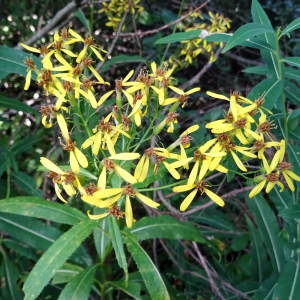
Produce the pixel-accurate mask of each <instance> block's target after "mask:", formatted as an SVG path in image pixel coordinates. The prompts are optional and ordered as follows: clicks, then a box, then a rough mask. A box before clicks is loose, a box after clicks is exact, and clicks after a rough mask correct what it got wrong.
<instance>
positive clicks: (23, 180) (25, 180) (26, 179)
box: [11, 171, 42, 197]
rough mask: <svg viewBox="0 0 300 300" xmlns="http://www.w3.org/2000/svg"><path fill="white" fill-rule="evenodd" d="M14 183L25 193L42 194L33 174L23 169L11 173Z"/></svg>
mask: <svg viewBox="0 0 300 300" xmlns="http://www.w3.org/2000/svg"><path fill="white" fill-rule="evenodd" d="M11 177H12V179H13V182H14V184H15V185H16V186H17V187H18V188H20V189H21V190H22V191H23V192H24V194H26V195H32V196H39V197H41V196H42V191H41V190H40V189H38V187H37V186H36V182H35V180H34V178H33V177H32V176H29V175H27V174H26V173H24V172H21V171H15V172H12V173H11Z"/></svg>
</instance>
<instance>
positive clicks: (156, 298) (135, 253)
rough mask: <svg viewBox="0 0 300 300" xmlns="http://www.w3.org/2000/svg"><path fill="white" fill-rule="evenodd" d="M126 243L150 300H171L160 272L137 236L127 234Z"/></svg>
mask: <svg viewBox="0 0 300 300" xmlns="http://www.w3.org/2000/svg"><path fill="white" fill-rule="evenodd" d="M125 242H126V246H127V248H128V251H129V252H130V254H131V256H132V258H133V260H134V261H135V263H136V265H137V267H138V270H139V272H140V274H141V276H142V278H143V280H144V283H145V285H146V288H147V290H148V292H149V295H150V298H151V299H152V300H169V299H170V296H169V293H168V290H167V288H166V285H165V283H164V281H163V279H162V277H161V274H160V272H159V271H158V270H157V268H156V266H155V265H154V263H153V262H152V260H151V258H150V257H149V255H148V254H147V253H146V252H145V250H144V249H143V248H142V247H141V245H140V244H139V243H138V241H137V240H136V238H135V236H134V235H132V234H131V233H130V232H127V233H126V235H125Z"/></svg>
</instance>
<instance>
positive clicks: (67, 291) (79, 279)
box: [58, 265, 97, 300]
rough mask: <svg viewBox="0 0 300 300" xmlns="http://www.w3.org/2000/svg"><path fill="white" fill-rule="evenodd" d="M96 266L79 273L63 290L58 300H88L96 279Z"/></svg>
mask: <svg viewBox="0 0 300 300" xmlns="http://www.w3.org/2000/svg"><path fill="white" fill-rule="evenodd" d="M96 269H97V265H96V266H91V267H89V268H87V269H86V270H84V271H82V272H81V273H79V274H78V275H77V276H76V277H74V278H73V279H72V281H70V282H69V283H68V284H67V285H66V286H65V287H64V289H63V290H62V292H61V293H60V295H59V298H58V300H77V299H80V300H88V299H89V295H90V291H91V289H92V284H93V281H94V277H95V272H96Z"/></svg>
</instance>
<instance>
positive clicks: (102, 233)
mask: <svg viewBox="0 0 300 300" xmlns="http://www.w3.org/2000/svg"><path fill="white" fill-rule="evenodd" d="M93 236H94V244H95V247H96V250H97V253H98V255H99V258H100V262H101V263H104V261H105V258H106V256H107V254H108V253H109V250H110V249H111V237H110V235H109V228H108V218H103V219H101V220H99V227H97V228H96V229H95V230H94V233H93Z"/></svg>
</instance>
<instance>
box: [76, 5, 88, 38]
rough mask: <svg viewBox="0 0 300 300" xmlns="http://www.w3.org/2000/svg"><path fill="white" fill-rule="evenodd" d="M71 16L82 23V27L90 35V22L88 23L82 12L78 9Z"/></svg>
mask: <svg viewBox="0 0 300 300" xmlns="http://www.w3.org/2000/svg"><path fill="white" fill-rule="evenodd" d="M73 14H74V16H75V17H76V18H77V19H78V20H79V21H80V22H81V23H82V25H83V26H84V27H85V28H86V29H87V30H88V32H89V33H91V24H90V21H89V19H87V17H86V16H85V14H84V12H83V11H82V9H81V8H79V9H78V10H76V11H75V12H74V13H73Z"/></svg>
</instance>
